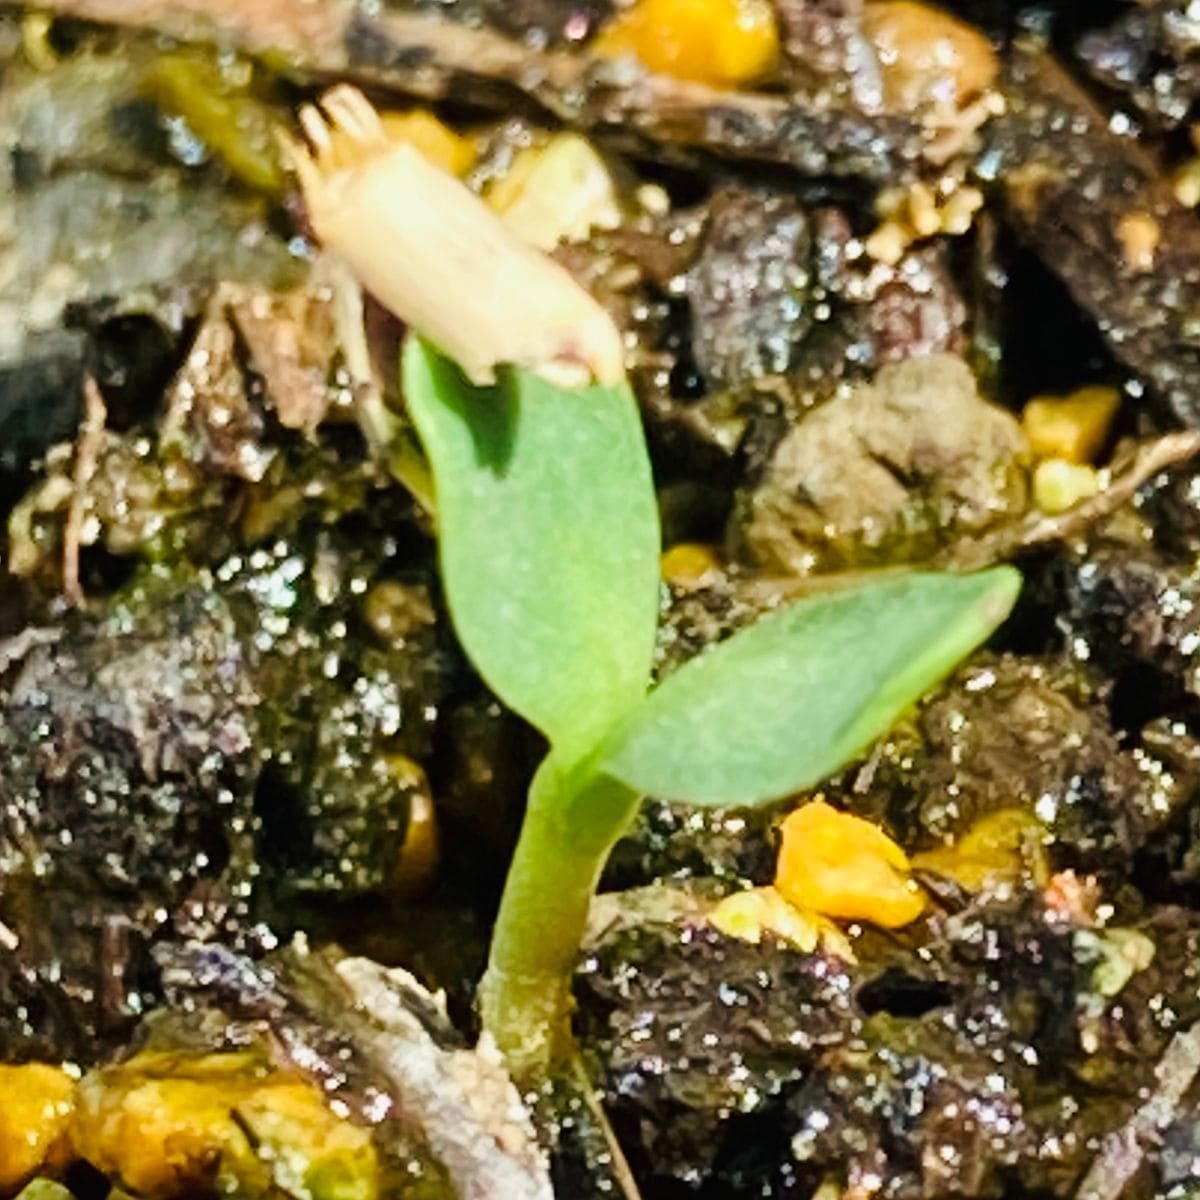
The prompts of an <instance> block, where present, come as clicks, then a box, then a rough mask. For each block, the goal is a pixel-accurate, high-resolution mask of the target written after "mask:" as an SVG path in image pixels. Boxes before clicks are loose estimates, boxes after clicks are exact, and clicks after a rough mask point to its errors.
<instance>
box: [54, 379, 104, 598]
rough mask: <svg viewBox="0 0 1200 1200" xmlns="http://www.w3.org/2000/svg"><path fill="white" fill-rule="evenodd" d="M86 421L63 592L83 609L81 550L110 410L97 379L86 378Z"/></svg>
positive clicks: (67, 527)
mask: <svg viewBox="0 0 1200 1200" xmlns="http://www.w3.org/2000/svg"><path fill="white" fill-rule="evenodd" d="M83 406H84V407H83V422H82V423H81V424H80V426H79V437H78V439H77V440H76V448H75V470H74V474H73V476H72V479H71V484H72V488H71V502H70V504H69V505H68V507H67V516H66V521H65V522H64V525H63V569H62V571H63V595H64V596H65V597H66V599H67V602H68V603H69V604H72V605H74V606H75V607H76V608H82V607H83V606H84V604H85V603H86V602H87V598H86V597H85V596H84V594H83V585H82V584H81V583H80V581H79V551H80V549H81V547H82V545H83V538H84V522H85V521H86V520H87V511H88V486H89V485H90V484H91V482H92V477H93V476H94V475H95V474H96V466H97V464H98V463H99V461H100V451H101V448H102V447H103V445H104V422H105V420H106V419H107V416H108V410H107V409H106V408H105V406H104V397H103V396H102V395H101V394H100V389H99V388H98V387H97V386H96V381H95V380H94V379H93V378H91V376H88V378H86V379H85V380H84V381H83Z"/></svg>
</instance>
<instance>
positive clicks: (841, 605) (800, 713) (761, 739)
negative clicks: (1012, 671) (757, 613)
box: [597, 567, 1021, 806]
mask: <svg viewBox="0 0 1200 1200" xmlns="http://www.w3.org/2000/svg"><path fill="white" fill-rule="evenodd" d="M1020 583H1021V581H1020V576H1019V575H1018V574H1017V572H1016V571H1014V570H1013V569H1012V568H1010V567H998V568H994V569H993V570H990V571H984V572H981V573H979V574H977V575H932V574H913V575H906V576H902V577H900V578H898V579H890V580H886V581H884V582H880V583H872V584H868V585H867V586H865V587H860V588H855V589H853V590H847V591H842V592H833V593H829V594H825V595H820V596H813V597H810V598H808V599H805V600H801V601H799V602H798V603H796V604H793V605H790V606H789V607H787V608H783V609H780V610H778V611H776V612H773V613H770V614H768V615H767V616H765V617H762V618H760V619H759V620H758V621H757V622H756V623H755V624H754V625H751V626H750V627H749V628H747V629H743V630H741V631H740V632H739V633H737V634H735V635H734V636H733V637H731V638H729V639H728V640H727V641H725V642H723V643H721V644H720V645H718V646H715V647H714V648H713V649H712V650H710V651H708V652H707V653H705V654H702V655H700V656H699V657H698V658H695V659H693V660H692V661H691V662H689V663H686V664H685V665H684V666H683V667H681V668H680V669H679V670H678V671H676V672H675V673H674V674H673V675H671V676H669V677H668V678H667V679H666V680H665V682H664V683H663V684H662V685H661V686H660V687H659V688H658V689H657V690H656V691H654V692H653V693H652V694H651V695H650V697H649V698H648V699H647V700H646V702H645V703H644V704H643V706H642V707H641V708H640V709H639V710H637V711H636V712H634V713H633V714H631V715H630V717H628V718H627V719H626V720H625V722H624V723H623V724H622V726H621V728H620V729H618V730H617V731H616V733H615V734H614V735H613V736H612V737H611V738H610V739H609V741H608V743H607V745H606V746H605V747H603V748H602V749H601V752H600V755H599V758H598V760H597V769H598V770H600V771H603V772H605V773H607V774H609V775H611V776H613V777H614V778H615V779H618V780H620V781H621V782H622V783H624V784H626V785H627V786H629V787H631V788H635V789H636V790H637V791H639V792H644V793H646V794H648V795H653V796H658V797H661V798H663V799H668V800H681V801H687V802H689V803H692V804H701V805H715V806H724V805H752V804H762V803H766V802H767V801H770V800H776V799H779V798H781V797H783V796H786V795H789V794H790V793H792V792H796V791H799V790H801V789H803V788H807V787H811V786H813V785H814V784H816V783H819V782H820V781H821V780H822V779H824V778H825V777H826V776H827V775H829V774H831V773H832V772H833V771H836V770H837V769H838V768H839V767H842V766H844V765H845V764H846V763H847V762H849V761H850V760H851V759H852V758H853V757H854V756H855V755H856V754H858V753H860V752H861V751H862V750H864V749H865V748H866V747H867V746H868V745H869V744H870V743H871V741H873V740H874V739H875V738H876V737H878V736H879V735H880V734H882V733H884V732H885V731H886V730H887V729H888V728H889V727H890V726H891V724H892V722H893V721H894V720H895V719H896V717H897V716H898V715H899V714H900V713H901V712H902V711H903V710H904V709H905V708H907V707H908V706H909V705H910V704H912V703H913V702H914V701H916V700H917V699H919V698H920V697H921V695H923V694H924V693H925V692H926V691H928V689H929V688H931V687H932V686H933V685H934V684H935V683H937V682H938V680H940V679H941V678H942V677H943V676H944V675H945V674H946V673H947V672H949V671H950V670H951V669H952V668H953V667H954V666H955V664H956V663H958V661H959V660H960V659H962V658H963V657H964V656H965V655H966V654H968V653H970V651H971V650H973V649H975V647H976V646H978V645H979V644H980V643H981V642H983V641H984V639H985V638H987V636H988V635H989V634H990V633H991V632H992V630H994V629H995V628H996V626H997V625H998V624H999V623H1000V622H1001V621H1002V620H1003V619H1004V617H1005V616H1006V615H1007V614H1008V612H1009V610H1010V609H1011V608H1012V605H1013V603H1014V601H1015V600H1016V596H1017V592H1018V590H1019V589H1020Z"/></svg>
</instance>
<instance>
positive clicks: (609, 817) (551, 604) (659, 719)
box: [403, 336, 1020, 1082]
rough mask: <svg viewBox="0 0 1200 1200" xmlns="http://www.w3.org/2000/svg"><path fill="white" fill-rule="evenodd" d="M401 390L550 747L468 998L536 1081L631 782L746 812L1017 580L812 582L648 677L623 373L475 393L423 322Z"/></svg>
mask: <svg viewBox="0 0 1200 1200" xmlns="http://www.w3.org/2000/svg"><path fill="white" fill-rule="evenodd" d="M403 385H404V391H405V395H406V397H407V401H408V406H409V411H410V413H411V415H412V419H413V421H414V423H415V425H416V428H417V431H418V433H419V435H420V437H421V440H422V442H423V444H424V447H425V451H426V453H427V455H428V457H429V462H430V465H431V467H432V471H433V477H434V485H435V490H436V501H437V520H438V540H439V553H440V562H441V573H442V581H443V585H444V588H445V594H446V599H447V603H448V605H449V609H450V614H451V617H452V619H453V621H454V625H455V629H456V631H457V633H458V637H459V639H460V641H461V642H462V645H463V647H464V648H465V650H466V653H467V654H468V656H469V657H470V659H471V661H472V662H473V663H474V665H475V667H476V668H477V669H478V671H479V673H480V674H481V675H482V676H483V678H484V680H485V681H486V682H487V683H488V685H489V686H490V687H491V688H492V690H493V691H494V692H495V693H496V695H497V696H499V697H500V698H501V699H502V700H503V701H504V702H505V704H507V705H508V706H509V707H510V708H512V709H513V710H514V711H515V712H517V713H520V714H521V715H522V716H523V717H525V718H526V719H527V720H529V721H530V722H531V723H532V724H533V725H535V726H536V727H537V728H538V729H539V730H540V731H541V732H542V733H543V734H544V735H545V736H546V738H547V740H548V741H549V744H550V750H549V753H548V754H547V756H546V758H545V760H544V761H543V762H542V764H541V766H540V768H539V769H538V771H537V773H536V775H535V777H534V780H533V783H532V786H531V788H530V792H529V803H528V808H527V811H526V814H525V821H524V825H523V827H522V830H521V835H520V839H519V842H518V845H517V848H516V853H515V856H514V859H513V862H512V866H511V868H510V870H509V874H508V879H507V883H506V886H505V889H504V895H503V899H502V901H501V905H500V912H499V916H498V919H497V922H496V928H495V934H494V938H493V941H492V947H491V954H490V959H489V964H488V968H487V973H486V975H485V977H484V979H483V982H482V985H481V988H480V993H479V1005H480V1013H481V1016H482V1020H483V1025H484V1028H485V1029H487V1030H489V1031H490V1032H491V1033H492V1034H493V1035H494V1037H495V1038H496V1041H497V1043H498V1044H499V1046H500V1048H501V1050H502V1051H503V1053H504V1054H505V1056H506V1058H507V1061H508V1063H509V1065H510V1067H511V1068H512V1069H513V1071H514V1073H515V1074H516V1075H517V1077H518V1078H520V1079H522V1080H523V1081H526V1082H533V1081H536V1080H537V1079H539V1078H543V1077H545V1076H546V1074H547V1073H548V1072H550V1071H551V1070H553V1069H554V1068H555V1066H556V1065H557V1064H559V1063H561V1062H562V1061H563V1059H564V1057H565V1056H566V1055H567V1054H569V1052H570V1047H571V1039H570V1014H571V980H572V975H573V972H574V969H575V964H576V960H577V956H578V954H579V948H580V941H581V938H582V936H583V932H584V927H585V923H586V920H587V913H588V907H589V904H590V902H591V899H592V896H593V894H594V893H595V890H596V886H597V883H598V880H599V878H600V873H601V870H602V869H603V866H604V863H605V860H606V859H607V856H608V854H609V852H610V850H611V849H612V847H613V845H614V844H615V842H616V841H617V839H618V838H619V837H620V836H621V834H622V833H623V832H624V831H625V830H626V828H627V827H628V825H629V823H630V821H631V819H632V818H633V816H634V814H635V812H636V810H637V807H638V804H639V802H640V800H641V798H642V797H643V796H644V795H647V794H652V795H654V796H657V797H661V798H663V799H669V800H675V801H682V802H686V803H690V804H695V805H718V806H735V805H740V806H749V805H760V804H765V803H767V802H770V801H773V800H779V799H781V798H783V797H786V796H788V795H790V794H792V793H794V792H797V791H800V790H802V789H804V788H808V787H811V786H813V785H814V784H816V783H818V782H820V781H821V780H822V779H823V778H825V777H826V776H827V775H829V774H830V773H831V772H833V771H835V770H837V769H838V768H839V767H841V766H844V765H845V764H846V763H847V762H849V761H851V760H852V759H853V758H854V757H855V756H856V755H858V754H860V753H861V752H862V751H863V750H864V749H865V748H866V747H867V746H868V745H869V744H870V743H871V742H872V740H873V739H875V738H876V737H878V736H879V735H880V734H882V733H884V732H885V731H886V730H887V729H888V728H889V726H890V725H891V724H892V723H893V722H894V721H895V719H896V717H897V716H898V715H899V714H900V713H901V712H902V711H903V710H904V709H906V708H907V707H908V706H910V705H911V704H913V703H914V702H915V701H916V700H917V699H919V698H920V697H921V695H922V694H923V693H925V692H926V691H927V690H928V689H929V688H930V687H932V686H933V685H934V684H935V683H937V682H938V680H940V679H941V678H942V677H943V676H944V675H945V674H946V673H947V672H949V671H950V670H951V669H952V668H953V667H954V666H955V664H956V663H958V662H959V661H960V660H961V659H962V658H963V657H964V656H965V655H966V654H968V653H969V652H970V651H971V650H973V649H974V648H975V647H977V646H978V645H979V644H980V643H981V642H982V641H983V640H984V639H986V638H987V637H988V635H989V634H990V633H991V632H992V631H993V630H994V629H995V628H996V626H997V625H998V624H999V622H1000V621H1002V620H1003V619H1004V617H1005V616H1006V615H1007V613H1008V612H1009V610H1010V609H1011V607H1012V604H1013V602H1014V600H1015V598H1016V595H1017V591H1018V589H1019V587H1020V577H1019V576H1018V574H1017V573H1016V571H1014V570H1012V569H1011V568H1008V567H998V568H994V569H992V570H988V571H983V572H980V573H978V574H974V575H951V574H922V573H913V574H910V575H903V576H899V577H891V578H889V579H887V580H886V581H883V582H879V583H871V584H868V585H865V586H861V587H857V588H854V589H848V590H842V591H836V592H830V593H827V594H824V595H818V596H813V597H811V598H808V599H804V600H800V601H798V602H796V603H794V604H791V605H788V606H787V607H783V608H780V609H778V610H776V611H773V612H771V613H769V614H768V615H766V616H764V617H762V618H760V619H759V620H758V621H757V622H756V623H755V624H753V625H751V626H749V627H748V628H746V629H744V630H742V631H740V632H738V633H737V634H735V635H734V636H732V637H730V638H729V639H728V640H726V641H724V642H722V643H721V644H720V645H718V646H716V647H714V648H712V649H710V650H709V651H708V652H706V653H703V654H701V655H700V656H699V657H697V658H695V659H693V660H692V661H691V662H689V663H686V664H685V665H684V666H683V667H681V668H680V669H678V670H677V671H675V672H674V673H673V674H672V675H670V676H669V677H668V678H667V679H666V681H665V682H663V683H662V684H661V685H660V686H658V687H655V688H651V686H650V683H651V664H652V657H653V649H654V640H655V633H656V627H657V619H658V611H659V599H660V582H659V568H658V562H659V525H658V516H657V509H656V504H655V493H654V486H653V480H652V478H651V472H650V463H649V458H648V455H647V450H646V444H645V439H644V435H643V431H642V425H641V420H640V418H639V415H638V410H637V406H636V403H635V401H634V398H633V396H632V394H631V392H630V390H629V387H628V385H627V384H625V383H621V384H618V385H616V386H611V387H601V386H599V385H593V386H590V387H586V388H581V389H577V390H570V391H568V390H564V389H562V388H560V387H557V386H555V385H554V384H552V383H550V382H547V381H546V380H545V379H543V378H541V377H540V376H539V375H537V374H535V373H533V372H531V371H526V370H522V369H517V368H511V367H510V368H501V369H500V370H499V372H498V376H497V382H496V383H495V384H494V385H492V386H484V387H479V386H475V385H473V384H471V383H470V382H468V381H467V379H466V378H465V376H464V375H463V374H462V372H461V371H460V370H459V369H458V367H457V366H455V365H454V363H452V362H451V361H449V360H448V359H446V358H444V357H443V356H441V355H440V354H439V353H438V352H437V351H436V350H434V349H433V348H432V347H431V346H429V345H428V344H427V343H425V342H423V341H422V340H420V339H419V338H417V337H415V336H414V337H410V338H409V340H408V342H407V344H406V347H405V350H404V355H403Z"/></svg>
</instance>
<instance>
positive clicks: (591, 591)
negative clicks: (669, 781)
mask: <svg viewBox="0 0 1200 1200" xmlns="http://www.w3.org/2000/svg"><path fill="white" fill-rule="evenodd" d="M403 384H404V393H405V397H406V399H407V401H408V407H409V412H410V413H411V414H412V418H413V422H414V423H415V425H416V427H417V432H418V433H419V434H420V437H421V441H422V443H423V444H424V446H425V452H426V454H427V455H428V456H429V461H430V464H431V466H432V469H433V476H434V488H435V493H436V503H437V520H438V542H439V554H440V556H441V570H442V580H443V584H444V586H445V589H446V597H447V602H448V604H449V607H450V615H451V617H452V618H453V620H454V626H455V629H456V631H457V633H458V636H459V640H460V641H461V642H462V644H463V647H464V648H465V650H466V652H467V654H468V656H469V657H470V659H471V661H472V662H473V663H474V664H475V666H476V668H477V669H478V671H479V673H480V674H481V675H482V676H483V677H484V679H485V680H486V681H487V683H488V684H489V686H490V687H491V688H492V690H493V691H495V693H496V694H497V695H498V696H499V697H500V698H501V699H502V700H503V701H504V702H505V703H506V704H508V705H509V706H510V707H511V708H513V709H515V710H516V711H517V712H519V713H521V714H522V716H524V717H526V718H527V719H528V720H529V721H531V722H532V723H533V724H534V725H536V726H537V727H538V728H539V729H541V730H542V732H543V733H545V734H546V736H547V737H548V738H550V740H551V741H552V742H553V743H555V745H556V746H558V747H559V748H560V749H565V750H567V751H569V750H570V749H572V748H574V749H576V750H578V751H580V752H582V751H584V750H587V749H590V748H591V747H592V746H594V745H595V742H596V740H597V739H598V738H599V737H601V736H602V734H603V733H604V732H605V731H606V730H608V729H610V728H611V727H612V725H613V723H614V722H615V721H617V720H619V719H620V718H621V717H622V716H623V715H624V714H625V712H626V711H628V709H629V708H630V707H631V706H633V705H635V704H637V703H638V702H639V701H640V700H641V698H642V697H643V696H644V695H645V691H646V687H647V683H648V679H649V673H650V663H651V656H652V654H653V650H654V632H655V627H656V623H657V618H658V597H659V578H658V554H659V531H658V513H657V509H656V506H655V502H654V487H653V482H652V479H651V474H650V463H649V458H648V456H647V453H646V445H645V438H644V436H643V433H642V424H641V419H640V417H639V415H638V410H637V405H636V402H635V401H634V399H633V395H632V393H631V392H630V390H629V387H628V385H626V384H621V385H620V386H619V387H608V388H604V387H598V386H593V387H588V388H583V389H580V390H577V391H565V390H563V389H561V388H558V387H555V386H554V385H553V384H551V383H548V382H547V381H546V380H544V379H542V378H541V377H539V376H537V375H534V374H532V373H531V372H528V371H522V370H517V369H510V370H507V371H506V372H504V373H503V374H502V377H501V379H500V381H499V382H498V383H497V384H496V385H495V386H494V387H475V386H473V385H472V384H470V383H469V382H468V381H467V380H466V379H465V378H464V376H463V375H462V373H461V372H460V371H459V369H458V368H457V367H456V366H455V365H454V364H453V363H452V362H450V361H449V360H448V359H446V358H444V357H442V356H441V355H440V354H438V352H437V351H436V350H434V349H433V348H432V347H430V346H429V345H427V344H426V343H424V342H422V341H420V340H419V339H417V338H409V340H408V342H407V344H406V346H405V350H404V357H403Z"/></svg>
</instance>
